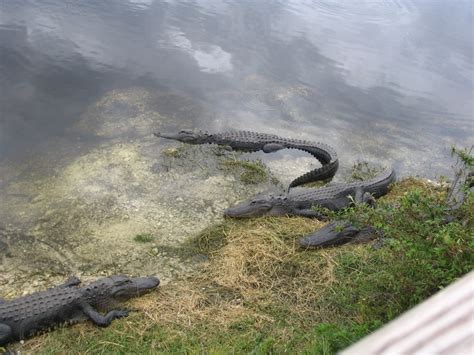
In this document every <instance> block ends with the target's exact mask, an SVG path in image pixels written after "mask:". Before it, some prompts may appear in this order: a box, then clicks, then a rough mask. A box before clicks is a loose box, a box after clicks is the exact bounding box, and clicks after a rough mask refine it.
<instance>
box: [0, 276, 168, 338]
mask: <svg viewBox="0 0 474 355" xmlns="http://www.w3.org/2000/svg"><path fill="white" fill-rule="evenodd" d="M80 283H81V281H80V280H79V279H78V278H77V277H71V278H69V279H68V280H67V281H66V282H65V283H64V284H62V285H59V286H56V287H53V288H50V289H48V290H45V291H41V292H36V293H32V294H30V295H26V296H23V297H19V298H16V299H13V300H11V301H5V300H1V299H0V346H1V345H5V344H7V343H9V342H12V341H18V340H23V339H25V338H28V337H31V336H33V335H35V334H37V333H39V332H41V331H44V330H48V329H52V328H54V327H55V326H57V325H59V324H62V323H74V322H77V321H79V320H81V319H87V318H88V319H90V320H91V321H92V322H93V323H94V324H96V325H98V326H101V327H106V326H108V325H109V324H110V323H111V322H112V320H114V319H116V318H120V317H125V316H127V315H128V311H127V310H122V309H114V310H111V308H112V307H114V305H115V304H117V302H118V301H124V300H127V299H130V298H132V297H137V296H140V295H142V294H144V293H147V292H150V291H151V290H153V289H154V288H156V287H157V286H158V285H159V284H160V280H159V279H158V278H156V277H153V276H150V277H136V278H130V277H127V276H123V275H114V276H110V277H105V278H101V279H99V280H97V281H95V282H92V283H90V284H89V285H86V286H83V287H79V284H80ZM97 309H100V310H105V311H109V312H108V313H107V314H106V315H102V314H100V313H99V312H98V311H97Z"/></svg>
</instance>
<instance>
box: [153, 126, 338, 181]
mask: <svg viewBox="0 0 474 355" xmlns="http://www.w3.org/2000/svg"><path fill="white" fill-rule="evenodd" d="M154 135H155V136H157V137H162V138H167V139H173V140H177V141H180V142H183V143H189V144H217V145H221V146H226V147H229V148H230V149H232V150H237V151H244V152H257V151H263V152H265V153H271V152H276V151H278V150H281V149H298V150H302V151H304V152H307V153H309V154H311V155H312V156H314V157H315V158H316V159H317V160H318V161H319V162H320V163H321V164H322V167H320V168H317V169H314V170H311V171H309V172H307V173H306V174H304V175H301V176H300V177H298V178H296V179H295V180H293V181H292V182H291V183H290V186H289V188H292V187H296V186H299V185H303V184H306V183H309V182H313V181H318V180H326V179H330V178H332V177H333V176H334V174H336V171H337V169H338V167H339V160H338V158H337V154H336V151H335V150H334V149H333V148H332V147H330V146H328V145H327V144H324V143H317V142H310V141H306V140H300V139H293V138H283V137H279V136H277V135H274V134H266V133H256V132H250V131H230V132H223V133H209V132H205V131H191V130H182V131H179V132H178V133H159V132H156V133H154Z"/></svg>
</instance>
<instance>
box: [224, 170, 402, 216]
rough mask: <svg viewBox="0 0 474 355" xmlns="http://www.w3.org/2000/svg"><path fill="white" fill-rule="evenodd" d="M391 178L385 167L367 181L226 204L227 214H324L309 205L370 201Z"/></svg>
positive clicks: (337, 206) (384, 190)
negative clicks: (227, 205)
mask: <svg viewBox="0 0 474 355" xmlns="http://www.w3.org/2000/svg"><path fill="white" fill-rule="evenodd" d="M394 181H395V172H394V170H393V169H385V170H384V171H383V172H382V173H381V174H379V175H378V176H377V177H375V178H373V179H370V180H367V181H356V182H349V183H339V184H333V185H328V186H325V187H321V188H317V189H316V188H299V189H293V190H291V191H290V192H288V193H284V194H269V195H264V196H257V197H255V198H253V199H251V200H250V201H247V202H243V203H241V204H239V205H237V206H234V207H230V208H228V209H227V210H226V211H225V212H224V214H225V216H227V217H234V218H238V217H258V216H284V215H296V216H304V217H316V218H324V215H322V214H321V213H320V212H317V211H315V210H314V209H313V207H324V208H327V209H330V210H334V211H336V210H340V209H342V208H344V207H347V206H349V205H350V204H351V203H353V202H370V201H371V200H372V199H373V198H378V197H380V196H383V195H385V194H386V193H387V192H388V187H389V185H390V184H391V183H392V182H394Z"/></svg>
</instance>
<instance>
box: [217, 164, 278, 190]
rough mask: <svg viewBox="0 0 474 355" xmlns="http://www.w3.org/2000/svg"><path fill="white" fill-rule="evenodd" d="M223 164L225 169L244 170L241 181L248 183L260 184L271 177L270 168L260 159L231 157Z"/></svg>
mask: <svg viewBox="0 0 474 355" xmlns="http://www.w3.org/2000/svg"><path fill="white" fill-rule="evenodd" d="M221 165H222V167H223V168H224V169H229V170H232V169H235V170H238V171H242V172H241V173H240V181H241V182H242V183H244V184H246V185H251V184H259V183H261V182H265V181H267V180H268V178H269V173H268V170H267V168H266V167H265V165H264V164H263V163H262V162H261V161H260V160H255V161H249V160H238V159H229V160H224V161H223V162H221Z"/></svg>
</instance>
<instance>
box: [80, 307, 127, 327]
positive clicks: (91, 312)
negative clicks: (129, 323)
mask: <svg viewBox="0 0 474 355" xmlns="http://www.w3.org/2000/svg"><path fill="white" fill-rule="evenodd" d="M82 311H83V312H84V314H85V315H86V316H87V317H88V318H89V319H90V320H91V321H92V322H93V323H94V324H95V325H98V326H100V327H107V326H108V325H110V323H111V322H112V321H113V320H114V319H116V318H122V317H126V316H128V311H126V310H113V311H110V312H109V313H107V314H106V315H105V316H103V315H102V314H100V313H99V312H97V311H96V310H95V309H94V308H92V306H91V305H89V304H83V305H82Z"/></svg>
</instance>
